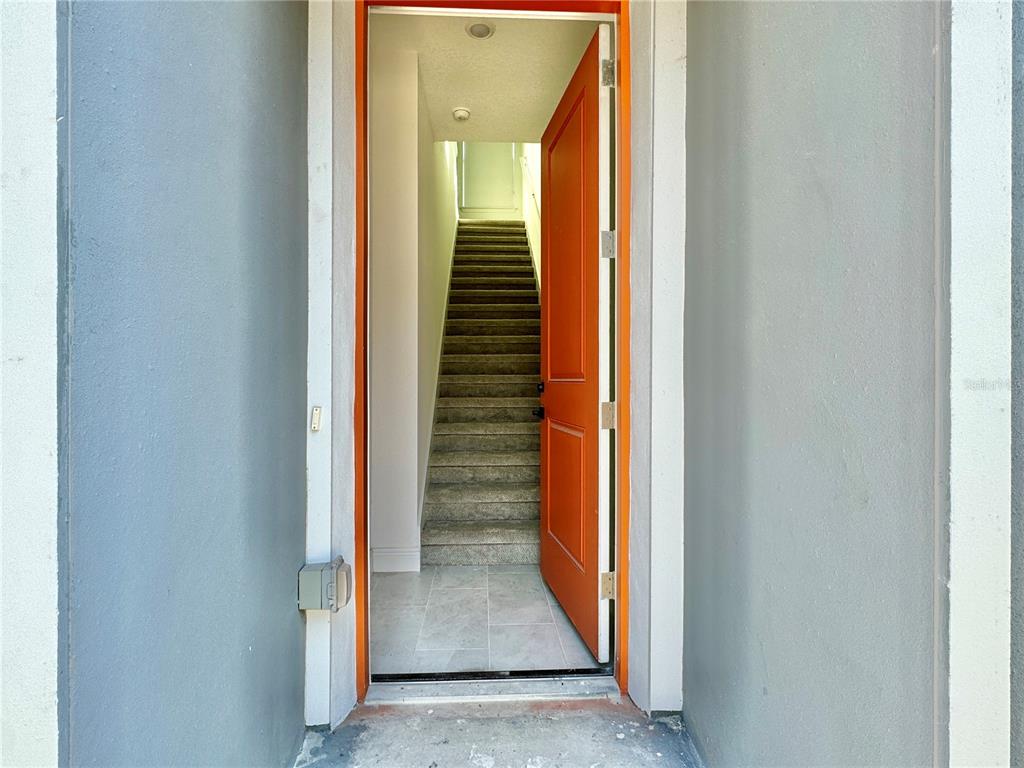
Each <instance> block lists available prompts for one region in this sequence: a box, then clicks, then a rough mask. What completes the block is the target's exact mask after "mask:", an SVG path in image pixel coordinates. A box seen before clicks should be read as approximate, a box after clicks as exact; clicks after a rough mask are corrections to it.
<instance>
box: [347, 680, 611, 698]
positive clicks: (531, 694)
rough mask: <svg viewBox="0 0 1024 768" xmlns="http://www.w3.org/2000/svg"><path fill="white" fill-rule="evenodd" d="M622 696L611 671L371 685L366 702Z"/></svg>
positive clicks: (375, 683)
mask: <svg viewBox="0 0 1024 768" xmlns="http://www.w3.org/2000/svg"><path fill="white" fill-rule="evenodd" d="M595 698H597V699H611V700H613V701H618V700H619V699H620V694H619V685H618V683H616V682H615V678H614V677H612V676H611V675H608V674H601V675H586V676H557V677H549V678H543V679H539V678H531V679H508V678H505V679H502V680H451V681H442V682H438V681H429V680H420V681H416V682H393V683H378V682H374V683H371V684H370V689H369V691H367V693H366V699H365V700H364V702H363V703H364V704H365V705H367V706H380V705H384V704H448V703H456V702H462V701H472V702H479V701H538V700H558V699H595Z"/></svg>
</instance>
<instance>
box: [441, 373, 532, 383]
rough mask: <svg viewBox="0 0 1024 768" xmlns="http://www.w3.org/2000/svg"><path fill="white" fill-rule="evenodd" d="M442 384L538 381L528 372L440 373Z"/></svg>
mask: <svg viewBox="0 0 1024 768" xmlns="http://www.w3.org/2000/svg"><path fill="white" fill-rule="evenodd" d="M439 379H440V381H441V383H442V384H528V383H531V382H534V381H538V378H537V377H536V376H531V375H530V374H528V373H442V374H441V375H440V377H439Z"/></svg>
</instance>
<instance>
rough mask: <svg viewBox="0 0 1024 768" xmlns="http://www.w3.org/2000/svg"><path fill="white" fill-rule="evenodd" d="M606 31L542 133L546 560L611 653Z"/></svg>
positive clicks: (578, 620)
mask: <svg viewBox="0 0 1024 768" xmlns="http://www.w3.org/2000/svg"><path fill="white" fill-rule="evenodd" d="M600 34H601V33H600V32H598V34H595V35H594V39H593V40H592V41H591V43H590V45H589V47H588V48H587V50H586V52H585V53H584V54H583V58H582V59H581V60H580V63H579V66H578V68H577V69H576V73H575V74H574V75H573V77H572V80H571V81H570V82H569V85H568V87H567V88H566V90H565V93H564V94H563V96H562V99H561V101H560V102H559V104H558V107H557V108H556V109H555V112H554V115H553V116H552V117H551V122H550V123H548V127H547V130H545V131H544V137H543V139H542V140H541V205H542V208H543V210H542V216H541V226H542V238H541V239H542V243H543V245H542V253H541V359H540V370H541V380H542V382H543V391H542V395H541V403H542V405H543V406H544V419H543V422H542V424H541V440H540V466H541V491H540V523H541V540H540V567H541V573H542V574H543V576H544V579H545V581H546V582H547V583H548V586H550V588H551V591H552V592H554V594H555V597H556V598H558V601H559V602H560V603H561V604H562V607H563V608H564V609H565V612H566V614H567V615H568V616H569V618H570V619H572V622H573V624H575V625H576V629H577V630H578V631H579V633H580V636H581V637H582V638H583V640H584V642H586V644H587V645H588V646H589V647H590V650H591V652H592V653H593V654H594V656H595V657H598V660H599V661H605V660H606V659H602V658H600V657H601V656H602V655H604V656H607V642H604V643H602V642H601V635H602V618H603V617H602V616H601V615H600V612H599V609H600V602H601V601H600V596H599V580H600V570H601V563H600V556H599V547H600V543H601V541H602V539H603V538H604V537H602V536H601V534H600V529H599V486H598V483H599V443H600V439H599V435H600V424H599V419H598V417H599V410H600V402H599V396H600V387H599V376H600V368H599V352H600V350H599V342H600V338H599V311H600V306H599V287H600V284H599V276H600V275H599V267H600V260H601V256H600V251H599V248H600V245H599V226H600V210H599V209H600V182H599V172H600V168H599V166H600V165H601V163H600V147H599V144H600V135H599V134H600V131H599V128H600V124H599V118H600V109H599V95H600V94H599V92H600V88H601V82H600V71H599V65H600V62H599V36H600ZM606 627H607V624H604V629H605V632H606ZM602 646H604V647H602Z"/></svg>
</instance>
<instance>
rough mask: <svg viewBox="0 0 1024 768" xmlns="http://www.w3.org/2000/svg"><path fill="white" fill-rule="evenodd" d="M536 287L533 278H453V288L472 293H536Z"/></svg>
mask: <svg viewBox="0 0 1024 768" xmlns="http://www.w3.org/2000/svg"><path fill="white" fill-rule="evenodd" d="M536 286H537V284H536V282H534V279H533V277H453V278H452V286H451V287H452V288H453V289H454V290H463V289H465V290H470V291H507V290H509V289H514V290H519V291H534V290H536Z"/></svg>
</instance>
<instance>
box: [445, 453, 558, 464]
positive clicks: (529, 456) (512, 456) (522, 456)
mask: <svg viewBox="0 0 1024 768" xmlns="http://www.w3.org/2000/svg"><path fill="white" fill-rule="evenodd" d="M430 464H431V466H434V467H534V466H538V465H539V464H540V451H449V452H442V453H435V454H434V455H433V456H431V457H430Z"/></svg>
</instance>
